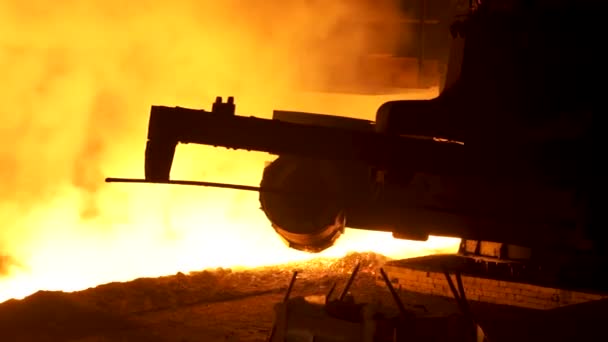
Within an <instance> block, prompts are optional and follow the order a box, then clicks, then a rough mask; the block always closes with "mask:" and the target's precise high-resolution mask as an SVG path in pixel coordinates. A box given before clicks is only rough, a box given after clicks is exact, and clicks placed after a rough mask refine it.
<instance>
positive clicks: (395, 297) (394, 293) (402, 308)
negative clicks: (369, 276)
mask: <svg viewBox="0 0 608 342" xmlns="http://www.w3.org/2000/svg"><path fill="white" fill-rule="evenodd" d="M380 274H382V278H384V282H385V283H386V286H388V290H389V291H390V292H391V295H392V296H393V300H395V303H397V307H398V308H399V312H400V313H401V314H402V315H403V316H407V310H405V306H403V303H402V302H401V298H399V295H398V294H397V291H395V288H394V287H393V284H391V281H390V280H389V279H388V276H387V275H386V273H385V272H384V269H382V268H380Z"/></svg>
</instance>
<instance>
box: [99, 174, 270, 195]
mask: <svg viewBox="0 0 608 342" xmlns="http://www.w3.org/2000/svg"><path fill="white" fill-rule="evenodd" d="M106 183H140V184H141V183H143V184H172V185H194V186H208V187H213V188H224V189H234V190H244V191H256V192H275V190H272V189H262V188H260V187H259V186H251V185H240V184H227V183H214V182H198V181H186V180H167V181H150V180H146V179H134V178H112V177H109V178H106Z"/></svg>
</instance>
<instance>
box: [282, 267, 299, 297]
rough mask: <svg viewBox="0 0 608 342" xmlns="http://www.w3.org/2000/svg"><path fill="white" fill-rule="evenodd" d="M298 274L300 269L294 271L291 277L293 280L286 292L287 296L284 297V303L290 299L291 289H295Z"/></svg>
mask: <svg viewBox="0 0 608 342" xmlns="http://www.w3.org/2000/svg"><path fill="white" fill-rule="evenodd" d="M297 276H298V271H293V276H292V277H291V281H290V282H289V287H287V292H286V293H285V298H283V303H286V302H287V301H288V300H289V295H290V294H291V290H292V289H293V284H294V283H295V282H296V277H297Z"/></svg>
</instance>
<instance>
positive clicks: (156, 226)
mask: <svg viewBox="0 0 608 342" xmlns="http://www.w3.org/2000/svg"><path fill="white" fill-rule="evenodd" d="M237 3H238V2H237V1H221V2H220V1H189V2H180V1H174V2H172V3H171V4H170V5H169V4H161V2H160V1H159V2H158V3H157V2H156V1H150V2H147V3H146V5H145V6H143V5H138V6H136V5H135V3H133V4H130V3H129V4H127V3H126V2H124V1H107V0H105V1H86V2H85V1H81V2H67V1H66V2H52V3H51V2H43V1H40V2H39V1H22V0H15V1H4V2H2V3H1V4H0V72H1V73H2V76H3V84H4V87H3V91H2V92H0V103H2V106H0V108H1V109H0V116H1V118H2V123H3V124H2V125H1V127H0V130H2V131H1V132H0V139H2V144H1V147H0V161H1V162H2V168H1V169H0V182H2V186H3V190H4V191H3V193H2V197H0V215H1V216H0V217H2V218H3V222H2V229H1V230H0V301H3V300H5V299H8V298H21V297H23V296H26V295H28V294H30V293H32V292H35V291H37V290H40V289H46V290H66V291H71V290H78V289H83V288H87V287H90V286H95V285H97V284H101V283H107V282H111V281H124V280H130V279H134V278H137V277H143V276H159V275H164V274H172V273H176V272H178V271H190V270H200V269H202V268H205V267H218V266H222V267H233V266H245V267H247V266H258V265H267V264H279V263H284V262H288V261H296V260H304V259H310V258H312V257H318V256H319V255H310V254H304V253H301V252H298V251H295V250H290V249H288V248H286V247H285V246H284V245H283V243H282V242H281V241H280V239H279V237H278V236H277V235H276V234H275V232H274V231H273V230H272V229H271V227H270V225H269V223H268V222H267V220H266V219H265V217H264V215H263V213H262V211H261V210H259V209H258V208H259V203H258V200H257V194H254V193H241V192H235V191H230V190H220V189H201V188H184V187H167V186H152V185H142V186H139V185H138V186H119V185H115V184H114V185H111V184H110V185H109V184H104V183H103V179H104V177H105V176H125V177H142V175H143V150H144V146H145V137H146V128H147V116H148V111H149V107H150V105H152V104H163V105H180V106H185V107H192V108H197V107H198V108H209V106H210V103H211V101H212V100H213V98H214V97H215V96H216V95H223V96H228V95H233V96H235V97H236V99H237V112H238V113H240V114H246V115H256V116H262V117H270V115H271V112H272V110H273V109H290V110H300V111H309V112H320V113H332V114H338V115H348V116H354V117H362V118H373V115H374V113H375V110H376V108H377V107H378V106H379V105H380V104H382V103H383V102H384V101H387V100H393V99H402V98H407V97H417V98H428V97H432V96H435V95H436V91H429V92H422V93H417V94H395V95H391V96H355V95H330V94H311V93H301V92H297V91H296V90H294V89H297V87H298V86H300V85H301V82H299V80H301V79H304V78H303V77H302V76H303V75H305V76H306V77H305V79H306V80H307V82H310V80H311V79H314V80H317V82H318V83H319V85H320V86H321V85H323V84H324V82H326V81H327V80H328V75H327V68H326V67H325V66H324V65H322V64H323V63H322V62H323V61H325V60H326V59H328V58H329V56H335V55H336V53H337V51H339V52H341V53H342V54H341V55H340V56H342V57H341V58H343V61H342V62H341V63H339V65H341V66H342V67H341V69H342V70H337V69H332V71H333V72H335V73H343V74H348V73H354V72H355V70H356V68H355V65H356V58H357V57H358V56H360V55H361V54H362V53H363V51H365V49H366V48H367V46H368V45H369V42H370V39H369V38H368V37H367V36H365V35H362V34H361V32H359V31H358V30H357V29H354V28H353V29H352V30H347V32H342V31H340V33H337V34H336V33H335V32H334V31H335V26H336V23H337V22H339V21H340V20H341V19H343V18H345V17H352V16H357V15H359V14H360V13H362V12H363V10H362V9H361V8H358V6H356V5H352V2H349V3H351V5H350V6H345V3H347V1H331V2H327V1H319V2H317V3H316V4H315V2H312V5H311V2H307V3H308V4H309V5H308V7H302V5H301V4H299V5H298V3H299V2H297V1H296V2H290V5H289V7H288V8H284V6H285V5H284V2H281V3H280V4H278V3H276V2H273V1H268V2H262V1H260V2H251V4H250V5H247V8H245V7H244V6H245V5H243V3H245V2H240V3H241V4H240V5H239V6H240V7H238V6H237V5H236V4H237ZM247 3H248V4H249V2H247ZM253 3H255V5H254V4H253ZM329 4H331V5H329ZM280 6H283V8H282V11H283V12H282V13H280V15H277V14H278V13H277V12H276V8H278V7H280ZM382 10H384V9H382ZM319 13H321V14H322V15H320V14H319ZM313 22H314V25H312V24H311V23H313ZM330 32H334V33H333V34H332V35H329V33H330ZM328 37H329V38H328ZM377 38H378V37H376V38H375V39H374V42H375V43H377V41H378V39H377ZM383 38H385V39H386V40H387V42H385V43H386V44H391V43H394V42H393V41H391V40H392V39H393V38H395V37H385V36H383ZM311 76H314V77H311ZM306 86H309V84H307V85H306ZM271 158H272V156H268V155H265V154H259V153H246V152H234V151H228V150H225V149H213V148H205V147H200V146H188V147H184V146H181V147H180V148H179V149H178V152H177V155H176V162H175V164H174V172H173V177H174V178H176V179H177V178H180V179H195V180H208V181H220V182H234V183H243V184H252V185H256V184H258V183H259V180H260V177H261V173H262V168H263V165H264V162H265V161H266V160H269V159H271ZM457 245H458V240H456V239H440V238H432V239H431V240H429V241H428V242H427V243H415V242H410V241H403V240H401V241H400V240H395V239H393V238H392V237H391V236H390V234H384V233H376V232H366V231H351V230H349V231H347V232H346V234H345V235H344V236H343V237H342V238H341V239H340V240H339V241H338V243H337V245H336V246H334V247H332V248H331V249H329V250H327V251H325V252H324V253H323V254H322V255H323V256H342V255H344V254H345V253H346V252H348V251H368V250H369V251H375V252H378V253H382V254H384V255H387V256H390V257H407V256H415V255H422V254H430V253H436V252H439V251H455V249H456V247H457Z"/></svg>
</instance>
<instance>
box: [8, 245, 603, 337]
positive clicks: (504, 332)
mask: <svg viewBox="0 0 608 342" xmlns="http://www.w3.org/2000/svg"><path fill="white" fill-rule="evenodd" d="M384 261H385V259H383V258H382V257H381V256H378V255H374V254H354V255H351V256H347V257H345V258H343V259H338V260H317V261H312V262H308V263H303V264H292V265H284V266H274V267H265V268H259V269H248V270H241V271H237V270H225V269H218V270H209V271H202V272H195V273H192V274H189V275H185V274H181V273H178V274H176V275H173V276H167V277H161V278H145V279H137V280H134V281H132V282H126V283H111V284H106V285H101V286H98V287H96V288H91V289H88V290H85V291H80V292H74V293H63V292H38V293H36V294H34V295H32V296H30V297H27V298H25V299H24V300H11V301H7V302H5V303H2V304H0V341H15V342H16V341H36V342H38V341H40V342H43V341H83V342H84V341H91V342H93V341H179V342H186V341H245V342H246V341H264V340H265V338H266V336H267V335H268V333H269V332H270V329H271V327H272V323H273V319H274V311H273V310H274V304H275V303H278V302H280V301H282V300H283V298H284V296H285V292H286V289H287V287H288V284H289V280H290V279H291V276H292V274H293V271H294V270H298V271H299V274H298V278H297V281H296V282H295V285H294V288H293V291H292V293H291V296H292V297H293V296H309V295H324V294H326V293H327V292H328V291H329V289H330V288H331V287H332V285H333V284H334V283H336V284H337V286H336V290H335V291H334V296H335V297H337V296H339V295H340V294H341V292H342V289H343V288H344V286H345V284H346V282H347V279H348V277H349V273H350V272H351V270H352V269H353V268H354V266H355V265H356V264H357V263H358V262H360V263H361V268H360V271H359V273H358V275H357V277H356V279H355V281H354V283H353V285H352V287H351V289H350V293H351V294H352V295H353V296H354V298H355V301H356V302H362V303H375V304H377V305H379V306H380V307H383V308H384V311H385V312H389V313H390V312H393V313H396V312H397V306H396V305H395V303H394V301H393V299H392V297H391V296H390V293H389V291H388V290H387V288H386V286H380V285H378V283H377V281H376V280H377V278H378V273H377V272H378V269H379V267H380V266H381V265H382V264H383V262H384ZM399 293H400V297H401V300H402V302H403V303H404V305H405V306H406V308H407V309H408V310H412V311H415V312H417V313H418V314H420V315H427V314H429V315H430V314H432V315H449V314H453V313H457V312H458V307H457V305H456V303H455V301H453V300H452V299H451V298H445V297H438V296H431V295H423V294H419V293H414V292H407V291H400V292H399ZM600 304H601V303H600ZM471 306H472V309H473V312H474V313H476V314H477V316H478V317H477V318H478V321H479V322H480V324H483V325H484V326H485V327H487V329H486V328H484V329H485V330H487V331H486V332H487V333H488V336H489V337H490V338H491V341H512V340H521V337H522V335H523V336H528V337H529V339H528V340H548V341H549V340H551V341H555V340H563V339H560V335H559V334H556V333H555V332H556V331H558V329H554V328H557V327H560V328H563V327H564V326H567V325H568V323H569V318H568V317H575V316H580V313H579V312H576V311H573V312H574V314H570V315H560V316H559V317H560V318H557V320H553V321H551V320H545V319H543V317H549V315H547V314H545V313H542V312H538V311H530V310H522V309H520V308H515V307H506V306H496V305H491V304H487V303H479V302H474V303H471ZM598 310H600V311H601V310H603V309H602V307H600V309H597V308H591V309H589V310H586V311H585V312H587V313H588V314H589V315H588V317H586V318H585V319H584V320H585V321H586V322H587V326H585V327H583V326H576V325H572V327H571V328H570V329H569V330H568V329H566V330H564V329H562V331H567V334H565V335H564V334H563V333H562V337H566V336H570V337H568V338H571V336H580V337H582V336H583V334H585V333H591V330H594V328H597V329H595V330H597V331H600V332H601V330H602V329H601V328H602V325H601V324H598V323H597V322H600V321H601V319H602V317H603V315H592V314H593V312H595V311H598ZM600 311H598V312H600ZM564 312H566V311H564ZM604 312H605V311H604ZM590 315H592V316H590ZM581 317H582V316H581ZM589 317H590V318H589ZM593 318H594V319H595V320H596V321H597V322H595V323H594V321H593ZM552 322H557V323H552ZM589 324H592V325H591V328H590V327H589ZM582 329H584V330H582ZM594 333H597V332H594ZM547 338H549V339H547ZM570 340H572V339H570ZM575 340H580V339H578V338H576V339H575Z"/></svg>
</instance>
